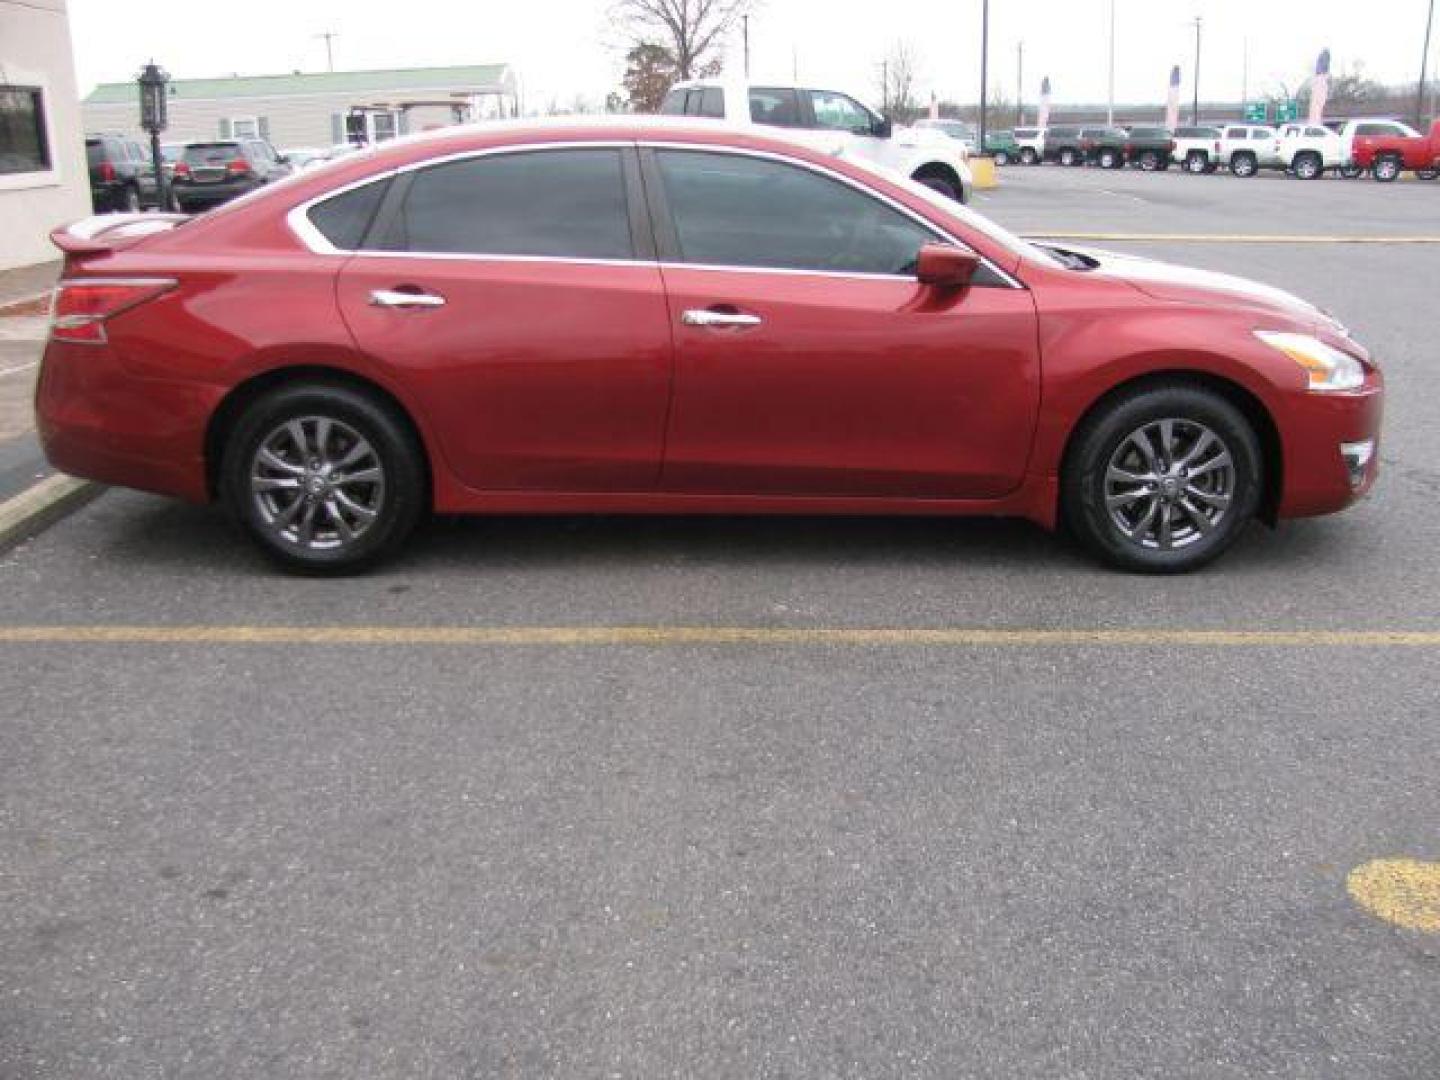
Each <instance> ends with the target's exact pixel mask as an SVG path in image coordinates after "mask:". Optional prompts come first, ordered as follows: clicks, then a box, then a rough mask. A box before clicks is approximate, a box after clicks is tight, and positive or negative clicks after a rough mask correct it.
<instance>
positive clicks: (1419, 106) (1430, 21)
mask: <svg viewBox="0 0 1440 1080" xmlns="http://www.w3.org/2000/svg"><path fill="white" fill-rule="evenodd" d="M1434 23H1435V0H1430V14H1429V15H1427V16H1426V17H1425V47H1424V48H1422V49H1421V50H1420V85H1419V86H1418V87H1416V89H1415V127H1416V128H1423V127H1424V126H1425V73H1426V70H1427V68H1428V61H1429V59H1430V29H1431V27H1432V26H1433V25H1434Z"/></svg>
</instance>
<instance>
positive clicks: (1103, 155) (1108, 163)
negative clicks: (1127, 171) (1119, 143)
mask: <svg viewBox="0 0 1440 1080" xmlns="http://www.w3.org/2000/svg"><path fill="white" fill-rule="evenodd" d="M1100 167H1101V168H1102V169H1118V168H1119V167H1120V155H1119V154H1117V153H1116V152H1115V151H1114V150H1101V151H1100Z"/></svg>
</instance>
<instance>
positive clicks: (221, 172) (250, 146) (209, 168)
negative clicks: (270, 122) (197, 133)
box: [171, 139, 290, 213]
mask: <svg viewBox="0 0 1440 1080" xmlns="http://www.w3.org/2000/svg"><path fill="white" fill-rule="evenodd" d="M289 175H290V166H289V165H286V164H285V163H284V162H283V161H282V160H281V158H280V155H279V154H277V153H275V150H274V148H273V147H272V146H271V145H270V144H269V143H267V142H265V141H264V140H263V139H225V140H223V141H220V142H197V143H189V144H188V145H187V146H186V147H185V149H184V151H183V152H182V153H181V154H180V159H179V160H178V161H176V162H175V175H174V177H173V178H172V180H171V185H172V187H173V189H174V193H175V202H176V204H177V205H178V206H179V207H180V209H181V210H183V211H184V212H186V213H190V212H191V211H193V210H200V209H208V208H209V207H212V206H218V205H219V204H220V203H223V202H229V201H230V200H231V199H233V198H235V197H236V196H237V195H244V194H245V193H246V192H247V191H254V190H255V189H256V188H258V187H261V186H263V185H265V184H268V183H271V182H272V181H275V180H279V179H280V178H281V177H284V176H289Z"/></svg>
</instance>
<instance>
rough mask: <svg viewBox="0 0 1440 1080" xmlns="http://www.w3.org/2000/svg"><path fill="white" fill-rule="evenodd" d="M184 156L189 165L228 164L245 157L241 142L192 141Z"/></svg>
mask: <svg viewBox="0 0 1440 1080" xmlns="http://www.w3.org/2000/svg"><path fill="white" fill-rule="evenodd" d="M183 156H184V160H185V163H186V164H187V165H226V164H228V163H229V162H232V161H234V160H236V159H237V158H240V157H244V155H243V154H242V153H241V152H240V144H239V143H233V142H215V143H191V144H190V145H189V146H187V147H185V153H184V155H183Z"/></svg>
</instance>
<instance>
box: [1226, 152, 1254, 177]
mask: <svg viewBox="0 0 1440 1080" xmlns="http://www.w3.org/2000/svg"><path fill="white" fill-rule="evenodd" d="M1259 171H1260V163H1259V162H1258V161H1256V160H1255V155H1254V154H1252V153H1250V152H1248V151H1241V152H1240V153H1238V154H1231V155H1230V174H1231V175H1232V176H1238V177H1241V178H1242V179H1249V178H1250V177H1252V176H1254V175H1255V174H1256V173H1258V172H1259Z"/></svg>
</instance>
